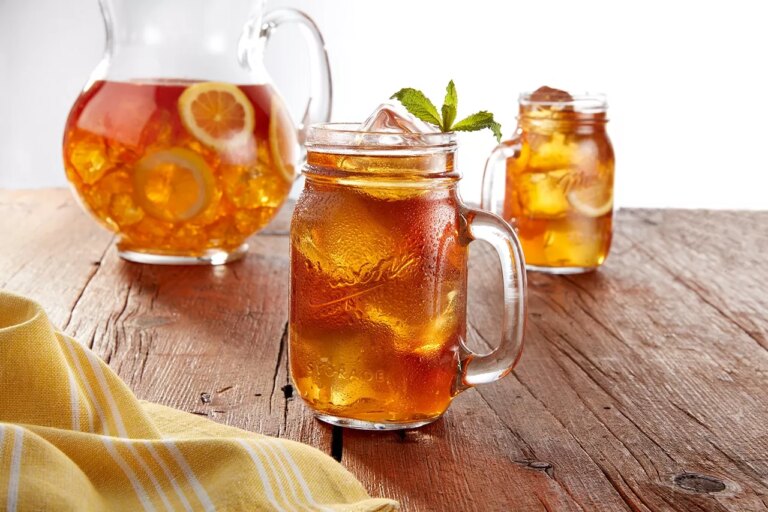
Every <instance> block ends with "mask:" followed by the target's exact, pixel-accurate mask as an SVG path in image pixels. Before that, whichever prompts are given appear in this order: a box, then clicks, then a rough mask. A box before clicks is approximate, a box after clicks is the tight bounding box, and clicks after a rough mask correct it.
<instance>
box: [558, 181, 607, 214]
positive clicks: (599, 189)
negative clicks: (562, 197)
mask: <svg viewBox="0 0 768 512" xmlns="http://www.w3.org/2000/svg"><path fill="white" fill-rule="evenodd" d="M567 197H568V202H569V203H571V206H573V207H574V209H576V211H578V212H579V213H581V214H582V215H586V216H587V217H601V216H603V215H605V214H606V213H609V212H610V211H611V210H612V209H613V193H612V191H611V188H610V187H608V186H606V185H605V184H604V183H599V182H598V183H595V184H593V185H591V186H589V187H583V188H573V189H571V190H570V191H568V195H567Z"/></svg>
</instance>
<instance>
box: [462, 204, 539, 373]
mask: <svg viewBox="0 0 768 512" xmlns="http://www.w3.org/2000/svg"><path fill="white" fill-rule="evenodd" d="M463 213H464V218H465V219H466V228H465V235H466V236H467V238H468V239H469V240H470V242H471V241H474V240H483V241H486V242H488V243H490V244H491V245H492V246H493V248H494V249H496V253H497V254H498V255H499V259H500V261H501V276H502V284H503V287H504V299H503V300H504V311H503V312H502V318H501V342H500V343H499V346H498V347H497V348H496V349H494V350H493V351H492V352H491V353H489V354H485V355H480V354H476V353H474V352H472V351H471V350H469V349H468V348H467V347H462V351H463V354H462V358H461V359H462V361H463V364H462V368H463V374H462V383H463V385H464V386H465V387H466V388H468V387H471V386H476V385H478V384H486V383H489V382H493V381H495V380H499V379H500V378H502V377H504V376H505V375H507V374H508V373H509V372H511V371H512V369H513V368H514V367H515V365H516V364H517V362H518V361H519V360H520V356H521V354H522V350H523V337H524V335H525V322H526V309H527V304H526V300H527V298H526V274H525V259H524V258H523V250H522V248H521V247H520V241H519V240H518V239H517V235H515V232H514V230H513V229H512V228H511V227H510V225H509V224H507V223H506V222H504V221H503V220H502V219H501V217H499V216H497V215H494V214H492V213H488V212H486V211H482V210H475V209H471V208H464V212H463Z"/></svg>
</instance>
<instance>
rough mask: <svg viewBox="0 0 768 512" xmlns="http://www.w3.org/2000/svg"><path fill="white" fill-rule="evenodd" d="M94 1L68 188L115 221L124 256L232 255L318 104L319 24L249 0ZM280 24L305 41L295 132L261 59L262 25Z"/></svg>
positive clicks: (268, 208)
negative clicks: (100, 38)
mask: <svg viewBox="0 0 768 512" xmlns="http://www.w3.org/2000/svg"><path fill="white" fill-rule="evenodd" d="M99 4H100V7H101V14H102V16H103V18H104V27H105V29H106V34H105V36H106V37H105V42H106V45H105V48H104V57H103V59H102V61H101V62H100V63H99V65H98V66H97V67H96V68H95V69H94V70H93V72H92V73H91V76H90V77H89V78H88V80H87V82H86V86H85V88H84V90H83V91H82V93H81V94H80V95H79V96H78V98H77V99H76V100H75V103H74V105H73V106H72V108H71V110H70V114H69V118H68V120H67V124H66V126H65V131H64V143H63V156H64V167H65V169H66V173H67V179H68V180H69V182H70V184H71V185H72V188H73V190H74V192H75V196H76V197H77V199H78V200H79V202H80V203H81V205H82V206H83V207H84V209H85V210H86V211H88V212H89V213H90V214H92V215H93V217H95V218H96V219H97V220H98V221H99V223H100V224H101V225H103V226H104V227H106V228H107V229H109V230H111V231H113V232H114V233H115V234H116V240H117V247H118V254H119V255H120V256H121V257H122V258H124V259H127V260H130V261H134V262H140V263H154V264H169V265H179V264H185V265H186V264H191V265H219V264H223V263H227V262H230V261H234V260H236V259H238V258H240V257H241V256H242V255H243V254H245V252H246V249H247V247H248V246H247V244H246V243H245V241H246V239H247V238H248V237H249V236H250V235H252V234H254V233H256V232H257V231H259V230H260V229H261V228H263V227H264V226H265V225H266V224H267V223H268V222H269V221H270V220H271V219H272V218H273V217H274V216H275V214H276V212H277V210H278V208H279V207H280V205H281V204H282V203H283V201H284V200H285V198H286V197H287V196H288V193H289V191H290V189H291V186H292V185H293V182H294V176H295V174H296V172H295V166H296V164H297V159H298V156H299V145H298V139H299V138H300V137H303V135H304V130H305V127H306V126H308V125H309V124H310V123H312V122H318V121H327V120H328V119H329V117H330V106H331V75H330V66H329V63H328V55H327V54H326V52H325V46H324V43H323V39H322V36H321V35H320V31H319V29H318V28H317V26H316V25H315V23H314V22H313V21H312V19H311V18H310V17H309V16H307V15H306V14H304V13H302V12H300V11H297V10H295V9H290V8H279V9H270V10H265V9H264V3H263V2H254V1H253V0H216V1H210V0H142V1H139V0H99ZM288 25H294V26H298V27H300V28H301V29H302V30H301V32H300V33H301V34H302V36H303V37H302V39H303V40H304V41H305V42H306V43H307V46H308V49H309V51H310V58H309V60H308V63H309V64H310V65H311V72H309V73H307V72H304V73H302V75H301V76H302V79H305V80H307V82H308V85H309V100H308V102H307V106H306V108H305V109H304V116H303V118H302V126H301V127H300V128H301V130H302V133H301V134H299V133H297V131H296V129H295V127H294V126H293V123H292V121H291V118H290V116H289V115H288V112H287V111H286V109H285V107H284V105H283V102H282V99H281V97H280V95H279V94H278V92H277V91H276V90H275V88H274V87H273V86H272V85H271V84H272V81H271V79H270V77H269V74H268V73H267V70H266V68H265V66H264V54H265V51H266V50H267V47H268V43H269V41H270V37H271V35H272V34H273V33H274V32H275V31H276V30H279V29H280V28H281V27H284V26H288ZM297 71H299V72H301V71H302V70H300V69H297Z"/></svg>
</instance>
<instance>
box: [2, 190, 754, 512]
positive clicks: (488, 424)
mask: <svg viewBox="0 0 768 512" xmlns="http://www.w3.org/2000/svg"><path fill="white" fill-rule="evenodd" d="M287 214H288V209H286V210H285V211H283V212H282V213H281V216H280V218H279V219H278V220H277V221H276V222H275V223H273V225H272V226H270V227H268V228H267V229H266V230H265V232H264V233H262V234H261V235H259V236H256V237H254V238H252V240H251V244H252V250H251V253H250V254H249V256H248V257H247V258H246V259H245V260H243V261H241V262H239V263H235V264H231V265H227V266H225V267H218V268H202V267H186V268H185V267H153V266H143V265H136V264H131V263H126V262H123V261H121V260H120V259H119V258H118V257H117V254H116V252H115V250H114V248H113V247H112V242H111V239H112V237H111V236H110V235H109V234H108V233H106V232H104V231H102V230H101V229H100V228H98V227H97V226H96V224H95V223H93V221H91V220H90V219H88V218H87V217H86V215H85V214H83V213H81V212H80V211H79V208H78V207H77V206H76V205H75V204H74V202H73V200H72V199H71V197H70V196H69V193H68V192H66V191H30V192H9V191H0V241H2V251H0V286H2V287H6V288H8V289H11V290H12V291H16V292H19V293H24V294H27V295H30V296H32V297H35V298H36V299H37V300H39V301H40V302H41V303H42V304H43V305H44V306H45V307H46V309H47V310H48V311H49V312H50V313H51V317H52V319H53V321H54V322H56V323H58V324H60V325H62V326H63V327H64V328H65V330H66V331H67V332H68V333H70V334H73V335H74V336H76V337H77V338H78V339H80V340H81V341H83V342H85V343H88V344H90V345H91V346H92V347H93V348H94V349H95V350H96V351H97V352H98V353H99V354H100V355H101V356H102V357H104V358H105V359H107V360H108V361H109V363H110V365H111V366H112V367H113V368H114V369H115V370H116V371H117V372H118V373H119V374H120V375H121V377H123V378H124V379H125V380H126V381H127V382H128V383H129V385H131V386H132V387H133V388H134V389H135V390H136V392H137V394H138V395H139V396H140V397H142V398H145V399H148V400H152V401H157V402H160V403H164V404H167V405H171V406H174V407H178V408H181V409H184V410H187V411H191V412H195V413H198V414H204V415H207V416H209V417H211V418H212V419H214V420H216V421H221V422H225V423H227V424H230V425H234V426H239V427H242V428H247V429H249V430H253V431H257V432H263V433H265V434H270V435H279V436H285V437H289V438H292V439H296V440H300V441H303V442H307V443H309V444H311V445H314V446H317V447H319V448H320V449H322V450H325V451H327V452H329V453H333V454H334V455H336V456H337V457H340V458H341V460H342V463H343V464H345V465H346V466H347V467H348V468H349V469H350V470H351V471H352V472H353V473H354V474H355V475H357V476H358V477H359V478H360V479H361V480H362V481H363V483H364V485H365V486H366V487H367V488H368V489H369V490H370V491H371V492H372V493H373V494H376V495H386V496H391V497H394V498H397V499H399V500H401V502H402V503H403V506H404V509H405V510H417V511H421V510H499V511H507V510H557V511H560V510H585V511H589V510H601V511H602V510H634V511H647V510H677V511H688V510H693V511H702V510H706V511H710V510H712V511H720V510H750V511H752V510H766V509H768V427H766V425H768V401H766V400H765V398H764V394H765V389H766V388H767V387H768V350H766V348H767V347H768V320H766V311H768V294H767V293H765V292H764V291H763V290H764V283H765V282H766V281H767V280H768V279H767V278H768V267H766V265H765V261H764V260H765V257H764V255H765V254H766V253H768V230H764V229H763V230H760V226H768V213H746V212H685V211H651V210H631V211H622V212H620V214H619V217H618V223H617V226H618V232H617V236H616V243H615V245H614V253H613V254H612V255H611V257H610V258H609V261H608V263H607V265H606V266H605V267H604V268H603V269H602V270H601V271H600V272H598V273H596V274H592V275H585V276H577V277H566V278H563V277H560V278H558V277H551V276H544V275H536V274H532V275H531V279H530V312H531V315H530V322H529V332H528V340H527V347H526V352H525V355H524V357H523V360H522V362H521V365H520V366H519V367H518V370H517V371H516V372H515V374H514V375H513V376H511V377H508V378H506V379H504V380H502V381H501V382H499V383H496V384H493V385H489V386H485V387H481V388H478V389H477V390H470V391H468V392H467V393H465V394H463V395H461V396H459V397H458V398H457V399H456V400H455V402H454V404H453V405H452V407H451V409H450V410H449V412H448V413H447V414H446V416H445V417H444V418H443V419H442V420H440V421H438V422H436V423H435V424H433V425H431V426H428V427H426V428H424V429H420V430H418V431H413V432H407V433H405V434H380V433H361V432H353V431H345V432H344V433H343V435H342V434H341V430H340V429H330V428H328V427H326V426H324V425H322V424H320V423H319V422H316V421H315V420H313V419H312V418H311V416H310V414H309V411H308V410H307V409H306V407H304V406H303V404H301V402H300V400H297V399H293V398H292V397H291V388H290V387H286V386H287V385H288V383H289V381H288V373H287V366H286V362H287V346H286V339H285V332H286V322H287V300H288V297H287V293H288V290H287V282H288V259H287V257H288V253H287V250H288V241H287V237H286V234H287V226H288V222H287V219H288V215H287ZM472 253H473V254H472V262H471V263H472V265H471V267H472V268H471V273H470V283H471V286H470V307H469V309H470V311H469V319H470V329H469V331H470V338H471V339H470V343H471V344H472V345H473V346H477V347H481V348H486V347H488V346H489V342H490V343H493V342H494V341H495V338H496V336H497V331H498V320H497V319H498V314H499V301H498V299H497V297H498V290H497V287H498V286H499V282H498V279H497V277H496V275H497V274H496V272H497V266H498V263H497V262H496V261H495V259H494V258H495V257H494V256H493V255H492V254H491V253H490V252H489V251H488V250H485V249H482V248H479V250H473V251H472ZM95 263H96V264H95Z"/></svg>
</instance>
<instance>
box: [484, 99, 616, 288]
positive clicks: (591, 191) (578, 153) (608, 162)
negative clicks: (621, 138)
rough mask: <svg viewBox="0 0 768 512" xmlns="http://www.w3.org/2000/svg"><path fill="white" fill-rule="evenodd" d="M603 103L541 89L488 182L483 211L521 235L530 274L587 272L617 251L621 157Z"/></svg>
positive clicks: (499, 153) (528, 102)
mask: <svg viewBox="0 0 768 512" xmlns="http://www.w3.org/2000/svg"><path fill="white" fill-rule="evenodd" d="M606 110H607V106H606V101H605V97H604V96H602V95H589V94H585V95H571V94H569V93H567V92H565V91H560V90H557V89H551V88H549V87H542V88H540V89H538V90H537V91H535V92H533V93H526V94H523V95H521V96H520V115H519V117H518V128H517V132H516V134H515V137H514V138H513V139H512V140H509V141H506V142H503V143H502V144H501V145H500V146H498V147H497V148H496V149H495V150H494V152H493V153H492V154H491V157H490V158H489V159H488V164H487V165H486V169H485V175H484V177H483V200H482V204H483V207H484V208H485V209H487V210H490V211H492V212H494V213H497V214H499V215H501V216H502V217H504V219H506V220H507V221H508V222H509V223H510V224H512V226H513V227H514V228H515V229H516V230H517V233H518V236H519V238H520V242H521V244H522V246H523V251H524V253H525V261H526V266H527V267H528V268H529V269H530V270H537V271H543V272H549V273H554V274H572V273H580V272H588V271H590V270H594V269H596V268H597V267H599V266H600V265H602V264H603V262H604V261H605V259H606V257H607V256H608V251H609V249H610V246H611V234H612V222H613V178H614V154H613V147H612V145H611V141H610V139H609V138H608V134H607V132H606V123H607V121H608V119H607V117H606Z"/></svg>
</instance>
